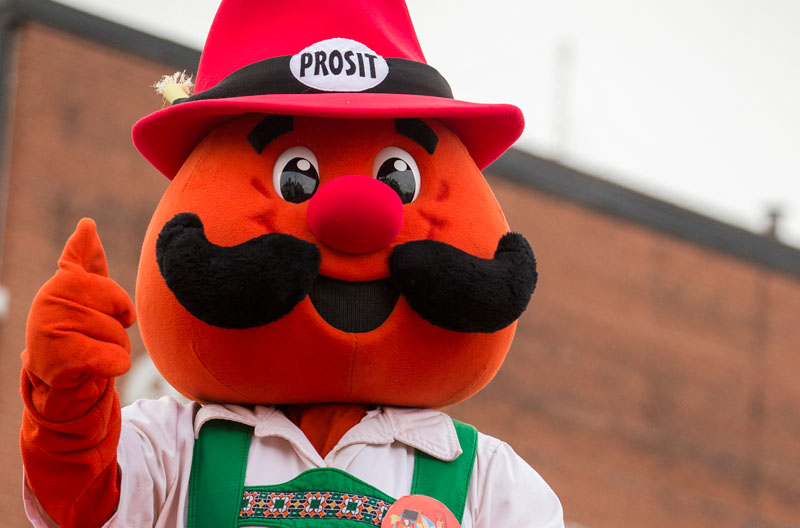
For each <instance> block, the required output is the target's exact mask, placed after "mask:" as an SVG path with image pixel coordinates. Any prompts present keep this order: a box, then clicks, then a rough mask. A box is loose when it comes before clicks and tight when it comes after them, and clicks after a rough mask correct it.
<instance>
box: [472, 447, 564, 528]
mask: <svg viewBox="0 0 800 528" xmlns="http://www.w3.org/2000/svg"><path fill="white" fill-rule="evenodd" d="M467 508H468V512H467V513H466V514H465V521H466V515H469V516H470V517H471V519H472V526H473V527H474V528H484V527H485V528H489V527H492V526H526V527H536V528H563V526H564V512H563V510H562V507H561V502H560V501H559V500H558V497H557V496H556V494H555V493H554V492H553V490H552V489H551V488H550V486H548V484H547V483H546V482H545V481H544V479H543V478H542V477H541V476H540V475H539V473H537V472H536V471H535V470H534V469H533V468H532V467H531V466H530V465H529V464H528V463H527V462H526V461H525V460H523V458H522V457H520V456H519V455H518V454H517V453H516V452H515V451H514V449H513V448H512V447H511V446H510V445H508V444H507V443H505V442H503V441H501V440H498V439H497V438H494V437H492V436H489V435H486V434H483V433H480V432H479V433H478V452H477V455H476V457H475V469H474V471H473V476H472V482H471V483H470V491H469V501H468V503H467ZM464 526H467V524H466V522H465V523H464Z"/></svg>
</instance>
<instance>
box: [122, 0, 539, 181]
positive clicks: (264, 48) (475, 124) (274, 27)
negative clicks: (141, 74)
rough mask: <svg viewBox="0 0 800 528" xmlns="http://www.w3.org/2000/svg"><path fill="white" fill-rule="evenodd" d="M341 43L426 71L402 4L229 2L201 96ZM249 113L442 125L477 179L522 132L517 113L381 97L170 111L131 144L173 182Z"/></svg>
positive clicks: (238, 102) (149, 122)
mask: <svg viewBox="0 0 800 528" xmlns="http://www.w3.org/2000/svg"><path fill="white" fill-rule="evenodd" d="M336 37H342V38H349V39H352V40H356V41H358V42H361V43H362V44H364V45H366V46H367V47H369V48H370V49H372V50H373V51H375V52H376V53H378V54H379V55H381V56H382V57H384V58H390V57H392V58H403V59H408V60H413V61H417V62H425V57H424V56H423V54H422V50H421V49H420V46H419V42H418V41H417V36H416V34H415V32H414V27H413V25H412V23H411V19H410V17H409V14H408V9H407V8H406V6H405V3H404V2H403V0H342V1H336V2H330V1H328V0H305V1H304V2H302V3H297V2H286V1H283V0H225V1H224V2H222V5H221V6H220V8H219V10H218V11H217V16H216V17H215V18H214V22H213V23H212V25H211V30H210V32H209V34H208V39H207V40H206V44H205V47H204V48H203V54H202V56H201V58H200V67H199V69H198V73H197V80H196V84H195V90H196V91H197V92H202V91H204V90H207V89H208V88H211V87H213V86H216V85H217V84H218V83H219V82H220V81H221V80H222V79H223V78H224V77H225V76H227V75H229V74H230V73H232V72H233V71H235V70H238V69H240V68H242V67H244V66H247V65H248V64H252V63H255V62H258V61H261V60H264V59H268V58H272V57H276V56H282V55H295V54H297V53H298V52H300V51H302V50H303V49H305V48H306V47H308V46H310V45H311V44H314V43H316V42H319V41H322V40H326V39H329V38H336ZM480 74H481V73H480V72H476V75H480ZM248 113H262V114H289V115H298V116H317V117H346V118H380V117H389V118H397V117H417V118H438V119H440V120H441V121H442V122H443V123H445V125H447V126H448V127H449V128H450V129H451V130H453V131H454V132H455V133H456V134H458V136H459V137H460V138H461V140H462V141H463V143H464V145H466V147H467V149H468V150H469V153H470V155H471V156H472V158H473V159H474V160H475V163H476V164H477V165H478V167H479V168H481V169H483V168H484V167H486V166H487V165H489V163H491V162H492V161H494V160H495V159H497V157H499V156H500V154H502V153H503V152H504V151H505V150H506V149H507V148H508V147H510V146H511V145H512V144H513V143H514V141H516V140H517V138H518V137H519V136H520V134H521V133H522V129H523V127H524V121H523V118H522V113H521V112H520V110H519V108H517V107H515V106H511V105H504V104H477V103H468V102H463V101H456V100H453V99H447V98H440V97H432V96H424V95H402V94H381V93H314V94H278V95H255V96H247V97H231V98H226V99H212V100H205V101H193V102H187V103H181V104H178V105H174V106H172V107H169V108H165V109H163V110H160V111H158V112H155V113H153V114H151V115H149V116H146V117H144V118H143V119H141V120H140V121H139V122H138V123H136V125H135V126H134V128H133V141H134V144H135V145H136V148H138V149H139V151H140V152H141V153H142V155H143V156H144V157H145V158H147V160H148V161H149V162H150V163H152V164H153V166H154V167H155V168H157V169H158V170H159V171H161V172H162V173H163V174H164V175H165V176H167V178H169V179H172V178H173V177H175V174H176V173H177V172H178V170H179V169H180V167H181V165H182V164H183V162H184V161H185V160H186V158H187V157H188V156H189V153H190V152H191V151H192V149H194V147H195V146H196V145H197V144H198V143H199V142H200V140H201V139H202V138H203V137H204V136H206V135H207V134H208V133H209V132H210V131H211V130H213V129H214V128H215V127H217V126H218V125H220V124H222V123H223V122H225V121H227V120H229V119H232V118H234V117H236V116H241V115H244V114H248Z"/></svg>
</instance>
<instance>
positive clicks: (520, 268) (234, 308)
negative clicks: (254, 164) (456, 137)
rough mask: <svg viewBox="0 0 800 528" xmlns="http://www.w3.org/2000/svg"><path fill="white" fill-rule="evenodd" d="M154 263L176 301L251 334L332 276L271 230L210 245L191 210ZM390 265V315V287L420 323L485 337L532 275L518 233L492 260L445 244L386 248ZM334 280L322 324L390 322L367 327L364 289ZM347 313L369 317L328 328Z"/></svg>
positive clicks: (524, 297) (363, 327) (360, 327)
mask: <svg viewBox="0 0 800 528" xmlns="http://www.w3.org/2000/svg"><path fill="white" fill-rule="evenodd" d="M156 260H157V263H158V269H159V271H160V272H161V276H162V277H163V278H164V281H165V282H166V284H167V287H168V288H169V289H170V291H171V292H172V293H173V294H174V295H175V298H176V299H177V300H178V302H179V303H180V304H181V305H182V306H183V307H184V308H186V310H187V311H188V312H189V313H191V314H192V315H193V316H195V317H196V318H198V319H199V320H201V321H203V322H205V323H208V324H210V325H212V326H217V327H222V328H253V327H256V326H261V325H265V324H268V323H271V322H273V321H276V320H277V319H279V318H280V317H283V316H284V315H286V314H288V313H289V312H291V311H292V310H293V309H294V307H295V306H297V304H299V303H300V301H302V300H303V299H304V298H305V297H306V296H307V295H309V293H311V292H312V289H314V288H315V284H316V283H317V282H319V281H321V285H320V287H322V286H325V284H327V283H328V282H331V280H332V279H328V278H326V277H322V276H321V275H319V268H320V261H321V257H320V252H319V249H318V248H317V246H316V245H314V244H313V243H311V242H306V241H305V240H301V239H299V238H296V237H294V236H291V235H285V234H277V233H273V234H268V235H262V236H260V237H257V238H254V239H251V240H248V241H247V242H244V243H242V244H239V245H237V246H232V247H223V246H217V245H215V244H212V243H211V242H209V240H208V238H206V235H205V230H204V228H203V223H202V222H201V220H200V218H199V217H198V216H197V215H195V214H193V213H180V214H178V215H176V216H175V217H174V218H173V219H172V220H170V221H169V222H167V223H166V224H165V225H164V227H163V228H162V230H161V233H160V234H159V236H158V241H157V242H156ZM389 269H390V272H391V277H390V279H389V281H388V282H390V283H391V286H390V285H389V284H388V282H387V284H386V286H387V288H388V290H387V292H385V293H386V296H387V299H388V300H385V301H386V302H382V303H381V305H383V304H386V308H387V310H388V311H391V309H392V308H393V306H394V302H395V301H396V299H397V297H396V295H397V293H394V294H391V290H396V291H397V292H399V294H402V295H403V296H404V297H405V298H406V300H407V301H408V303H409V305H410V306H411V308H412V309H413V310H414V311H415V312H417V313H418V314H419V315H420V316H422V318H423V319H425V320H426V321H428V322H429V323H431V324H433V325H436V326H438V327H441V328H445V329H448V330H454V331H457V332H484V333H491V332H496V331H498V330H501V329H503V328H505V327H507V326H508V325H510V324H511V323H513V322H514V321H515V320H516V319H518V318H519V316H520V315H522V312H523V311H525V308H526V307H527V305H528V302H529V300H530V297H531V295H532V294H533V290H534V287H535V286H536V279H537V273H536V260H535V258H534V256H533V251H532V250H531V248H530V245H529V244H528V242H527V241H526V240H525V238H523V237H522V236H521V235H519V234H516V233H509V234H507V235H504V236H503V237H502V238H501V239H500V241H499V242H498V244H497V250H496V251H495V253H494V258H493V259H482V258H478V257H475V256H473V255H470V254H469V253H466V252H464V251H462V250H460V249H457V248H455V247H453V246H451V245H449V244H446V243H444V242H437V241H432V240H418V241H413V242H407V243H405V244H401V245H399V246H396V247H395V248H394V250H393V251H392V254H391V256H390V258H389ZM334 282H335V283H337V284H338V285H339V286H338V290H337V291H338V294H337V295H338V296H340V297H341V299H340V301H339V302H325V303H323V304H324V306H322V305H320V306H318V305H319V303H320V302H322V301H324V300H325V299H326V297H325V296H324V295H323V296H322V297H320V295H322V294H323V293H325V291H327V290H325V289H324V288H323V290H325V291H321V292H319V294H318V295H317V297H318V298H317V302H316V303H315V308H317V310H318V313H320V315H321V316H323V318H324V319H325V320H326V321H328V320H329V319H330V321H329V324H332V325H333V326H335V327H336V328H340V329H341V330H344V331H347V332H363V331H368V330H370V329H373V328H376V327H377V326H379V325H380V324H381V323H382V322H383V321H384V320H385V319H386V317H388V315H389V313H388V311H387V312H386V313H385V314H381V316H380V317H379V318H378V319H376V320H375V321H372V320H371V319H370V316H371V315H372V314H371V312H373V311H374V310H373V309H370V310H368V312H370V313H367V314H363V313H361V312H363V310H360V308H361V306H360V305H362V304H364V303H365V302H368V301H369V299H367V300H365V299H364V298H363V292H361V293H359V294H358V295H355V294H354V295H351V293H353V292H351V291H350V290H353V289H355V290H357V291H356V292H355V293H358V292H360V291H361V290H362V289H363V287H362V286H364V285H365V283H346V282H344V281H334ZM373 282H375V281H373ZM378 282H380V281H378ZM339 283H341V284H339ZM373 289H374V288H373ZM381 291H383V290H381ZM328 293H330V292H328ZM351 297H352V298H351ZM389 298H392V299H393V300H392V299H389ZM320 299H321V300H320ZM313 300H314V297H313V295H312V301H313ZM332 301H336V299H333V300H332ZM354 303H355V304H358V305H359V306H354ZM373 304H374V303H373ZM323 308H324V310H323ZM320 310H322V311H320ZM339 312H342V313H339ZM343 312H347V313H343ZM358 313H361V315H357V314H358ZM353 317H356V318H359V319H364V318H367V319H370V320H369V321H366V320H365V321H357V322H358V323H359V324H356V325H355V326H353V325H352V324H350V323H348V324H346V325H344V326H342V325H341V324H339V325H337V324H336V321H337V320H339V319H342V320H349V319H352V318H353Z"/></svg>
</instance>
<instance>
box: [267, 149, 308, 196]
mask: <svg viewBox="0 0 800 528" xmlns="http://www.w3.org/2000/svg"><path fill="white" fill-rule="evenodd" d="M272 183H273V185H274V186H275V190H276V191H277V192H278V194H280V195H281V196H282V197H283V199H284V200H286V201H287V202H292V203H302V202H305V201H306V200H308V199H309V198H311V196H312V195H313V194H314V193H315V192H316V190H317V187H319V163H317V157H316V156H315V155H314V153H313V152H311V150H310V149H308V148H306V147H292V148H290V149H288V150H285V151H283V153H282V154H281V155H280V156H278V159H277V160H276V161H275V167H274V168H273V169H272Z"/></svg>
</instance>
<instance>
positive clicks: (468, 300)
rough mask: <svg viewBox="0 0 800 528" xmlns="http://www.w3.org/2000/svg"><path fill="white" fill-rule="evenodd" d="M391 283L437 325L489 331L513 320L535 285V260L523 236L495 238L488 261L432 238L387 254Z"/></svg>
mask: <svg viewBox="0 0 800 528" xmlns="http://www.w3.org/2000/svg"><path fill="white" fill-rule="evenodd" d="M389 269H390V271H391V278H392V282H393V283H394V285H395V287H396V288H397V289H398V290H400V292H401V293H402V295H403V297H405V298H406V300H407V301H408V304H409V305H410V306H411V308H412V309H413V310H414V311H415V312H417V313H418V314H419V315H420V316H422V318H423V319H425V320H426V321H428V322H429V323H431V324H434V325H436V326H438V327H441V328H445V329H447V330H454V331H456V332H483V333H492V332H497V331H498V330H502V329H503V328H505V327H507V326H508V325H510V324H511V323H513V322H514V321H516V320H517V319H518V318H519V317H520V316H521V315H522V312H524V311H525V308H527V306H528V302H529V301H530V298H531V295H533V290H534V288H535V287H536V281H537V278H538V274H537V272H536V258H535V257H534V255H533V250H532V249H531V246H530V245H529V244H528V241H527V240H525V238H524V237H523V236H522V235H520V234H517V233H508V234H506V235H504V236H503V237H502V238H500V241H499V242H498V243H497V250H496V251H495V253H494V258H493V259H482V258H478V257H475V256H473V255H470V254H469V253H466V252H464V251H461V250H460V249H458V248H455V247H453V246H451V245H449V244H445V243H443V242H438V241H434V240H417V241H413V242H407V243H405V244H401V245H399V246H397V247H395V248H394V250H393V251H392V255H391V257H390V258H389Z"/></svg>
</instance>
